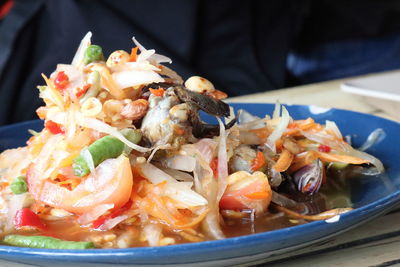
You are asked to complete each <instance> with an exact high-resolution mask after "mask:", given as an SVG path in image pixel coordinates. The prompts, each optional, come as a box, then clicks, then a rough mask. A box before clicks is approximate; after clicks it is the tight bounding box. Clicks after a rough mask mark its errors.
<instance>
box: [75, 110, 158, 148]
mask: <svg viewBox="0 0 400 267" xmlns="http://www.w3.org/2000/svg"><path fill="white" fill-rule="evenodd" d="M77 124H79V125H80V126H83V127H86V128H90V129H94V130H96V131H98V132H101V133H106V134H109V135H112V136H114V137H115V138H117V139H119V140H120V141H121V142H123V143H124V144H125V145H127V146H129V147H130V148H132V149H134V150H136V151H139V152H147V151H150V150H151V149H150V148H146V147H141V146H138V145H136V144H134V143H132V142H130V141H129V140H128V139H126V138H125V137H124V136H123V135H122V134H121V133H120V132H119V131H118V129H117V128H114V127H112V126H110V125H108V124H107V123H104V122H102V121H100V120H97V119H94V118H86V117H84V116H80V117H78V118H77Z"/></svg>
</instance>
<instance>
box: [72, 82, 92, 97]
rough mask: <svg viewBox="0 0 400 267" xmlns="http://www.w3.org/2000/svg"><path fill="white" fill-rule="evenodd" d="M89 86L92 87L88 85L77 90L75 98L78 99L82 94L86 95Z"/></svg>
mask: <svg viewBox="0 0 400 267" xmlns="http://www.w3.org/2000/svg"><path fill="white" fill-rule="evenodd" d="M90 86H92V85H91V84H90V83H89V84H86V85H85V86H83V88H82V89H81V88H78V91H77V92H76V94H75V95H76V97H77V98H79V97H81V96H82V95H83V94H86V92H87V90H89V88H90Z"/></svg>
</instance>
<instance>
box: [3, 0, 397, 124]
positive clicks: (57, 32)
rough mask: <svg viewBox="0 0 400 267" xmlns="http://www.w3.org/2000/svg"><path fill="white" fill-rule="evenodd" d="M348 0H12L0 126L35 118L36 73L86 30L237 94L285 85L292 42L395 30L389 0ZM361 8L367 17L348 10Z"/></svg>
mask: <svg viewBox="0 0 400 267" xmlns="http://www.w3.org/2000/svg"><path fill="white" fill-rule="evenodd" d="M0 1H1V0H0ZM333 2H334V3H333ZM347 2H352V3H353V1H344V0H342V1H297V0H282V1H262V0H252V1H251V0H250V1H237V0H191V1H187V0H168V1H164V0H153V1H149V0H136V1H130V0H97V1H92V0H80V1H78V0H62V1H54V0H35V1H32V0H15V2H14V6H13V8H12V9H11V11H10V13H9V14H8V15H7V16H6V17H5V19H4V20H3V21H2V22H1V24H0V125H1V124H8V123H13V122H17V121H22V120H28V119H33V118H35V117H36V115H35V110H36V108H37V107H38V106H40V105H42V102H41V100H40V99H39V98H38V90H37V89H36V85H40V84H43V80H42V77H41V75H40V74H41V73H44V74H46V75H49V74H50V73H51V72H52V71H53V70H54V69H55V68H56V64H57V63H70V62H71V60H72V57H73V55H74V54H75V51H76V48H77V46H78V45H79V42H80V40H81V38H82V37H83V36H84V35H85V34H86V32H88V31H89V30H90V31H92V32H93V37H92V43H94V44H98V45H100V46H102V47H103V50H104V52H105V55H106V57H107V55H108V54H109V53H111V52H112V51H114V50H117V49H124V50H127V51H130V48H131V47H132V46H133V43H132V41H131V37H132V36H133V35H134V36H135V37H136V38H137V39H138V40H139V41H140V42H141V43H142V44H143V45H144V46H145V47H146V48H154V49H156V50H157V52H158V53H160V54H164V55H166V56H169V57H170V58H172V60H173V64H172V66H171V67H172V68H173V69H174V70H176V71H177V72H178V73H179V74H180V75H181V76H183V78H184V79H185V78H188V77H189V76H191V75H200V76H204V77H206V78H208V79H209V80H211V81H212V82H213V83H214V85H215V86H216V87H217V88H218V89H220V90H223V91H226V92H227V93H228V95H230V96H235V95H241V94H249V93H255V92H260V91H266V90H272V89H276V88H281V87H284V86H287V85H288V83H287V81H288V79H287V72H286V57H287V55H288V53H289V51H290V50H292V49H296V47H302V46H304V44H306V45H305V46H306V47H312V46H313V45H316V43H318V42H321V41H329V40H333V39H338V38H342V35H343V36H345V38H347V37H351V33H352V32H354V31H355V32H358V33H359V36H358V38H368V37H369V36H370V35H377V34H380V33H382V29H385V30H387V29H388V30H389V31H394V30H397V28H398V26H399V25H398V24H399V19H397V18H399V16H397V18H396V17H395V16H390V19H389V20H388V21H386V19H384V18H381V17H382V14H387V13H390V14H392V13H393V14H397V15H398V14H399V13H400V12H399V11H398V9H390V6H396V7H397V5H398V4H397V3H395V1H369V0H366V1H354V4H346V3H347ZM343 5H344V7H350V9H349V10H348V11H346V10H343V9H342V8H341V7H342V6H343ZM357 7H362V8H361V9H360V10H359V9H357ZM348 12H351V13H348ZM360 12H361V13H364V14H366V15H365V16H363V15H362V14H357V16H356V17H355V18H354V19H352V17H351V16H350V14H354V13H360ZM371 12H372V13H371ZM382 12H383V13H382ZM393 14H392V15H393ZM371 15H372V17H371ZM337 16H339V18H338V17H337ZM321 20H322V21H323V22H321ZM364 23H366V24H364ZM376 23H379V27H377V28H376V25H375V24H376ZM388 26H390V27H388ZM299 33H301V35H299Z"/></svg>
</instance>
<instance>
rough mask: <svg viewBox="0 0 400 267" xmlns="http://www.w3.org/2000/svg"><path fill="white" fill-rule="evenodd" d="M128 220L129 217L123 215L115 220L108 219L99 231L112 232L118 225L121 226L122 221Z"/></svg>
mask: <svg viewBox="0 0 400 267" xmlns="http://www.w3.org/2000/svg"><path fill="white" fill-rule="evenodd" d="M126 219H128V215H121V216H118V217H115V218H111V219H108V220H107V221H105V222H104V223H103V224H102V225H100V227H99V228H98V229H99V230H101V231H108V230H111V229H112V228H114V227H115V226H116V225H117V224H119V223H120V222H122V221H124V220H126Z"/></svg>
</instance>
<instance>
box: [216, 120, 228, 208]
mask: <svg viewBox="0 0 400 267" xmlns="http://www.w3.org/2000/svg"><path fill="white" fill-rule="evenodd" d="M217 120H218V123H219V145H218V167H217V171H218V193H217V203H219V200H220V199H221V197H222V195H223V194H224V192H225V190H226V187H227V185H228V155H227V152H226V133H225V126H224V124H223V123H222V121H221V120H220V119H219V118H218V117H217Z"/></svg>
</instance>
